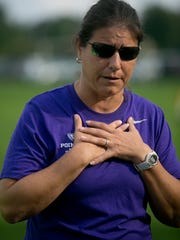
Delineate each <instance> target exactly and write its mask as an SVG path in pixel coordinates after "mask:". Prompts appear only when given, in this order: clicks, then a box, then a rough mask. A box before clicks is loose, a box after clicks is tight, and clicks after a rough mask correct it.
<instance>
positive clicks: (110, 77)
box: [103, 76, 122, 81]
mask: <svg viewBox="0 0 180 240" xmlns="http://www.w3.org/2000/svg"><path fill="white" fill-rule="evenodd" d="M103 78H105V79H107V80H109V81H117V80H122V78H119V77H112V76H103Z"/></svg>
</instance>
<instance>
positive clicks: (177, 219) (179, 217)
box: [172, 212, 180, 228]
mask: <svg viewBox="0 0 180 240" xmlns="http://www.w3.org/2000/svg"><path fill="white" fill-rule="evenodd" d="M172 223H173V224H172V226H173V227H175V228H180V212H179V214H177V213H176V214H174V217H173V221H172Z"/></svg>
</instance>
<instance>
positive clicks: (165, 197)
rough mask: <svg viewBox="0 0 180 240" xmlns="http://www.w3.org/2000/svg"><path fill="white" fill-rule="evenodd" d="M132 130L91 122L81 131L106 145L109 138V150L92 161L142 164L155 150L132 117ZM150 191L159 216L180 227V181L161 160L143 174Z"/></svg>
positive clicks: (155, 211) (166, 222) (87, 140)
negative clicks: (142, 135)
mask: <svg viewBox="0 0 180 240" xmlns="http://www.w3.org/2000/svg"><path fill="white" fill-rule="evenodd" d="M128 124H129V131H128V132H127V131H122V129H121V128H120V129H118V128H117V129H114V130H112V129H110V128H109V127H108V125H106V124H104V123H99V122H94V121H89V122H88V125H89V128H82V129H81V131H82V132H83V133H86V134H88V135H85V136H82V138H81V140H82V141H85V142H90V143H94V144H97V145H100V146H102V145H103V144H104V142H105V141H106V139H108V146H107V151H106V152H105V153H104V154H103V155H101V156H99V157H98V158H96V159H94V161H93V162H92V164H98V163H99V162H102V161H105V160H106V159H108V158H110V157H113V156H114V157H118V158H121V159H124V160H125V161H126V160H128V161H129V160H130V161H131V162H132V163H136V164H137V163H140V162H142V161H143V160H144V159H145V156H146V155H147V154H148V153H149V152H151V151H152V149H151V148H150V147H149V146H148V145H147V144H145V143H144V142H143V140H142V138H141V136H140V134H139V132H138V131H137V129H136V128H135V126H134V123H133V119H131V118H130V119H129V120H128ZM140 174H141V176H142V178H143V180H144V183H145V185H146V189H147V192H148V194H149V199H150V206H151V208H152V210H153V212H154V214H155V216H156V217H157V218H158V219H159V220H160V221H161V222H163V223H165V224H167V225H170V226H174V227H180V181H179V180H178V179H176V178H175V177H173V176H172V175H170V174H169V173H168V172H167V171H166V170H165V169H164V167H163V166H162V165H161V163H160V161H159V162H158V164H157V165H156V166H154V167H153V168H151V169H148V170H145V171H143V172H141V173H140Z"/></svg>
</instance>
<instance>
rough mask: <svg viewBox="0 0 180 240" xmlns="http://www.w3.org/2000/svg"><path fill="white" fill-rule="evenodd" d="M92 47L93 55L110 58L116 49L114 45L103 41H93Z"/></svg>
mask: <svg viewBox="0 0 180 240" xmlns="http://www.w3.org/2000/svg"><path fill="white" fill-rule="evenodd" d="M92 49H93V52H94V53H95V55H96V56H98V57H101V58H110V57H112V56H113V54H114V53H115V51H116V49H115V47H113V46H110V45H107V44H103V43H93V44H92Z"/></svg>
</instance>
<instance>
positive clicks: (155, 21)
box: [143, 6, 180, 49]
mask: <svg viewBox="0 0 180 240" xmlns="http://www.w3.org/2000/svg"><path fill="white" fill-rule="evenodd" d="M179 23H180V12H174V11H171V10H169V9H164V8H161V7H159V6H152V7H149V8H148V9H146V10H145V12H144V14H143V26H144V31H145V33H146V34H147V36H148V37H150V38H151V39H153V40H154V41H155V42H156V44H157V46H158V48H161V49H163V48H178V49H180V31H179Z"/></svg>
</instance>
